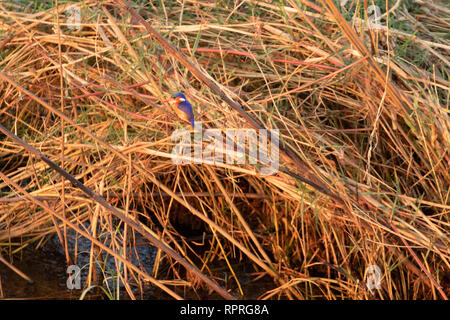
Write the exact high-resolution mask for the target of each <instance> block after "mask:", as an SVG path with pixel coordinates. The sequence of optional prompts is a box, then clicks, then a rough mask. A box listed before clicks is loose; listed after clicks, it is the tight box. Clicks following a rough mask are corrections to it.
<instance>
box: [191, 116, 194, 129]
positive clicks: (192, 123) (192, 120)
mask: <svg viewBox="0 0 450 320" xmlns="http://www.w3.org/2000/svg"><path fill="white" fill-rule="evenodd" d="M194 123H195V122H194V117H192V118H191V125H192V128H194Z"/></svg>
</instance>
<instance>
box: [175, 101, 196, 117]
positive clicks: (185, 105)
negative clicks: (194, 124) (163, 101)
mask: <svg viewBox="0 0 450 320" xmlns="http://www.w3.org/2000/svg"><path fill="white" fill-rule="evenodd" d="M178 109H180V110H181V111H183V112H184V113H185V114H186V116H187V117H188V119H187V120H189V121H191V120H192V119H193V118H194V113H193V112H192V106H191V104H190V103H189V102H187V101H185V102H182V103H179V104H178Z"/></svg>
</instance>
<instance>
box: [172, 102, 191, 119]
mask: <svg viewBox="0 0 450 320" xmlns="http://www.w3.org/2000/svg"><path fill="white" fill-rule="evenodd" d="M172 109H173V111H175V113H176V114H177V116H178V117H179V118H180V119H183V120H186V121H190V119H189V117H188V115H187V114H186V113H184V112H183V111H181V110H180V109H178V104H176V103H174V104H172Z"/></svg>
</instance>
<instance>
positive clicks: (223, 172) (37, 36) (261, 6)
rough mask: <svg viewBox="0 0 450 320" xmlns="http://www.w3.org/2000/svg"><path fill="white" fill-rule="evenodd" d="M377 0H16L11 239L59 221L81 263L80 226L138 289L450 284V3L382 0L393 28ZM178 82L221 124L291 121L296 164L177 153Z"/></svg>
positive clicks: (4, 153)
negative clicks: (73, 23)
mask: <svg viewBox="0 0 450 320" xmlns="http://www.w3.org/2000/svg"><path fill="white" fill-rule="evenodd" d="M342 4H343V3H342ZM371 4H372V3H368V2H366V1H359V0H354V1H352V0H349V1H347V2H346V3H345V5H343V6H336V3H335V2H333V1H331V0H321V1H317V2H308V1H304V0H298V1H294V0H286V1H272V2H263V1H253V0H245V1H218V2H217V1H216V2H212V1H207V0H201V1H198V0H183V1H180V0H178V1H175V0H171V1H160V2H147V1H135V2H134V3H128V2H124V1H112V0H98V1H94V0H86V1H82V2H79V3H78V4H77V5H78V8H80V13H81V14H80V17H81V20H80V23H81V24H80V28H78V29H71V28H70V24H69V22H68V21H69V20H68V11H67V10H68V7H69V6H70V5H73V3H72V2H70V3H69V2H65V1H59V3H53V1H42V2H34V3H33V2H31V3H30V2H27V1H6V2H1V3H0V37H1V38H0V55H1V59H0V79H1V80H0V102H1V104H0V124H1V125H2V126H3V127H4V128H5V129H4V130H2V133H3V135H2V136H1V140H0V141H1V142H0V172H1V178H2V179H0V192H1V194H0V253H1V254H3V256H4V257H6V256H12V255H13V254H14V253H17V252H19V251H20V250H22V249H23V248H24V247H26V246H29V245H34V246H35V247H37V248H38V247H40V246H42V245H44V244H45V242H46V241H48V239H49V237H50V236H53V235H54V234H55V232H56V233H57V235H58V238H59V239H60V242H61V245H62V247H63V248H64V250H65V253H66V259H67V263H68V264H71V263H76V261H74V257H75V256H76V254H75V253H74V252H70V250H69V249H68V247H67V245H66V244H67V236H68V235H67V233H68V229H74V230H76V231H77V232H79V233H80V235H81V236H83V237H85V238H87V239H89V240H90V241H91V243H92V245H91V251H90V254H91V262H92V261H94V260H95V259H98V258H99V257H100V256H102V255H105V254H109V255H112V256H113V257H114V259H116V260H117V261H120V262H122V263H123V264H124V265H123V268H121V269H118V270H117V273H118V276H119V277H120V281H121V282H122V283H124V294H126V295H127V296H128V297H130V298H138V297H139V294H137V293H136V290H134V289H133V288H138V289H139V291H140V293H142V291H144V290H146V289H145V288H146V286H145V285H146V284H147V283H148V282H150V283H151V284H152V285H153V286H157V287H159V288H160V289H161V290H162V291H163V292H165V293H167V294H169V295H170V296H172V297H174V298H198V299H200V298H205V297H208V296H209V295H210V294H212V292H214V294H213V295H212V297H224V298H232V297H235V298H260V299H446V298H447V297H448V296H449V294H450V290H449V287H450V285H449V284H450V278H449V267H450V266H449V258H450V250H449V216H448V212H449V209H450V205H449V181H450V179H449V172H450V171H449V165H450V158H449V128H450V125H449V124H450V122H449V115H448V113H449V111H448V110H449V109H448V107H449V72H448V70H449V69H448V67H449V61H448V60H447V56H448V53H449V50H450V43H449V40H448V37H447V36H446V35H447V34H448V28H449V24H450V20H449V19H450V18H449V13H450V9H449V8H448V6H446V5H445V4H444V2H438V1H433V2H422V1H419V0H417V1H411V0H406V1H401V0H399V1H386V2H385V1H377V2H376V3H375V4H377V5H378V6H379V8H381V12H382V13H383V12H387V11H388V10H390V11H389V14H385V15H383V16H382V18H381V20H380V21H379V23H380V27H379V29H378V30H377V29H374V28H368V26H367V24H366V23H365V22H364V21H367V20H368V19H370V18H368V17H369V16H370V12H371V11H370V10H369V6H370V5H371ZM130 8H132V9H130ZM386 9H388V10H386ZM133 10H134V11H133ZM130 12H134V14H131V13H130ZM368 12H369V14H368ZM72 13H73V12H72ZM69 15H70V12H69ZM358 18H359V20H358ZM142 19H145V20H146V22H147V23H148V26H147V27H146V26H145V25H144V24H145V22H143V21H142ZM149 27H150V28H151V29H149ZM152 30H153V31H154V32H155V33H152ZM155 30H156V31H155ZM158 35H159V37H160V38H158ZM169 43H170V44H172V45H173V47H174V48H176V50H175V51H174V49H170V45H169ZM180 53H181V54H180ZM174 92H184V93H185V94H186V95H187V96H188V98H189V100H190V101H191V103H192V104H193V106H194V113H195V118H196V121H198V122H202V124H203V126H204V127H205V128H216V129H220V130H222V132H223V130H225V129H227V128H254V123H258V124H260V125H261V127H264V128H267V129H278V130H279V132H280V141H281V147H282V148H284V149H282V150H281V151H283V150H287V151H286V152H280V168H281V169H282V170H280V171H279V172H278V173H276V174H274V175H262V174H261V173H260V172H259V171H258V170H257V166H253V165H250V164H214V163H212V164H211V163H200V164H196V163H194V164H183V165H177V164H175V163H174V162H173V161H172V158H171V151H172V149H173V147H174V145H175V144H176V141H172V139H171V135H172V133H173V132H174V131H175V130H176V129H178V128H186V129H189V126H188V124H187V123H184V122H183V121H181V120H179V119H178V118H177V117H176V116H175V114H174V113H173V112H172V111H171V110H170V108H168V105H167V104H166V103H164V101H165V100H166V99H167V98H168V97H169V96H170V95H171V94H173V93H174ZM233 103H234V104H233ZM238 107H242V109H241V110H238V109H237V108H238ZM252 121H254V123H252ZM14 136H17V137H19V138H20V139H21V140H23V141H25V142H26V143H28V144H29V146H28V147H27V146H25V145H24V144H23V143H21V142H20V140H17V139H15V138H14ZM33 150H35V151H36V150H37V151H39V152H40V154H39V153H36V152H34V151H33ZM42 155H43V156H45V157H46V159H47V160H49V161H51V163H53V164H55V165H56V166H57V167H59V168H62V169H63V170H64V171H65V172H67V173H68V174H69V175H68V176H61V174H60V173H61V172H59V171H58V170H55V167H52V165H49V162H48V161H44V160H43V157H42ZM71 177H74V178H75V179H76V180H78V181H79V182H81V183H82V185H83V186H84V188H86V189H84V190H83V189H82V188H80V185H77V184H76V182H75V183H74V181H71ZM307 180H309V181H313V182H314V183H308V181H307ZM71 182H72V183H71ZM305 182H306V183H305ZM315 186H320V188H319V187H315ZM89 190H90V191H91V192H92V193H91V194H90V193H89ZM100 196H101V197H100ZM102 199H105V200H106V201H104V203H103V202H102ZM108 206H109V207H108ZM86 222H88V223H89V224H88V225H89V226H90V227H89V228H86V227H83V226H85V225H86ZM105 232H106V233H108V234H110V235H111V239H112V240H111V241H110V242H108V243H105V242H102V238H101V237H100V234H103V233H105ZM155 239H156V240H155ZM136 245H154V246H156V247H157V248H158V254H157V256H156V260H155V263H154V266H153V268H152V272H151V273H148V272H147V271H145V269H144V268H143V267H142V266H141V265H134V264H132V263H131V262H130V260H129V258H128V257H129V254H130V252H131V251H132V250H133V248H134V247H135V246H136ZM0 257H1V255H0ZM3 260H4V261H6V259H3ZM5 263H7V262H5ZM373 265H375V266H378V267H379V268H380V270H381V279H380V285H381V287H380V288H379V289H377V290H369V287H370V286H369V287H368V283H369V282H368V280H370V279H369V278H371V277H373V275H372V274H370V273H367V272H366V270H367V268H368V267H369V266H373ZM94 274H95V268H92V267H91V268H90V269H89V278H88V282H87V287H90V285H91V284H92V283H93V282H95V281H94V280H95V276H94ZM202 276H203V277H202ZM3 281H5V280H4V279H3ZM6 281H7V280H6Z"/></svg>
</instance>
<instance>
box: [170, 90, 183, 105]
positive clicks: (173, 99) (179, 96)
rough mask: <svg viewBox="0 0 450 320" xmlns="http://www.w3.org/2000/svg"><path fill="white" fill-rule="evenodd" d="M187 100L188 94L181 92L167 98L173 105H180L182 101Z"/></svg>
mask: <svg viewBox="0 0 450 320" xmlns="http://www.w3.org/2000/svg"><path fill="white" fill-rule="evenodd" d="M185 101H186V96H185V95H184V94H183V93H181V92H178V93H175V94H173V95H172V96H171V97H170V98H169V99H167V100H166V102H168V103H169V104H170V105H173V104H177V105H178V104H179V103H182V102H185Z"/></svg>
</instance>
